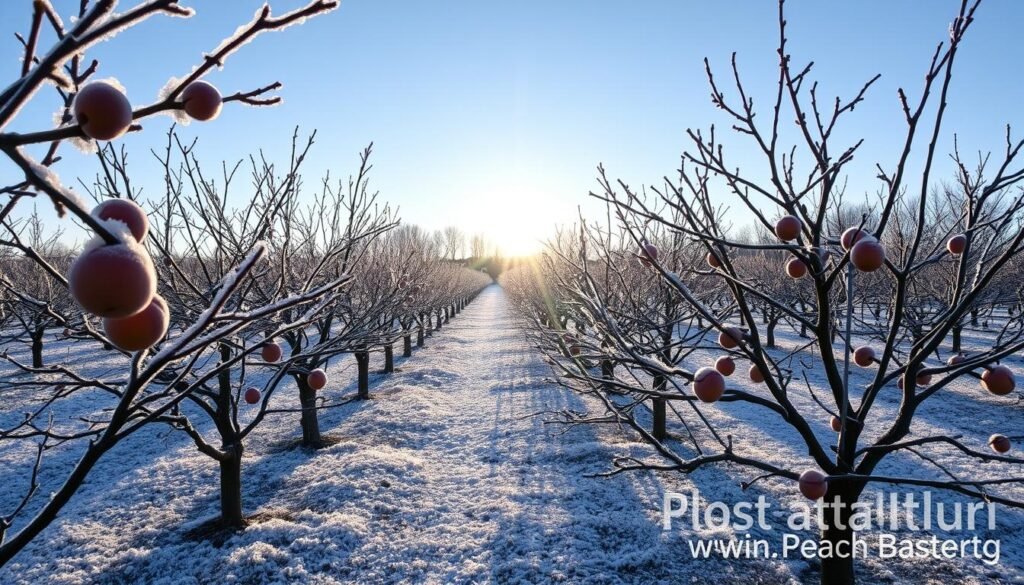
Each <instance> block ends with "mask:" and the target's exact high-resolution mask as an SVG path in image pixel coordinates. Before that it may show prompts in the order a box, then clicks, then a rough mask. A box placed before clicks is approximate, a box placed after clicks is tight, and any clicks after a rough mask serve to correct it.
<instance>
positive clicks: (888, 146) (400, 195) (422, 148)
mask: <svg viewBox="0 0 1024 585" xmlns="http://www.w3.org/2000/svg"><path fill="white" fill-rule="evenodd" d="M30 4H31V2H29V0H2V1H0V22H2V23H3V28H4V29H5V30H4V31H3V32H4V36H3V37H2V39H0V67H2V71H4V72H5V73H4V75H5V76H6V78H7V79H11V78H12V77H13V76H14V75H15V74H16V72H17V68H18V67H19V62H18V58H19V56H20V45H19V44H18V42H17V41H16V40H15V39H14V37H13V35H12V34H11V32H13V31H12V30H11V28H12V25H13V26H14V27H16V29H17V30H19V31H21V32H23V33H24V31H25V29H26V28H27V26H28V14H29V7H30ZM54 4H55V5H56V6H57V7H58V9H60V10H62V11H63V12H64V13H65V14H70V13H71V11H72V10H73V9H74V6H75V5H77V1H73V0H55V1H54ZM132 4H134V2H128V1H123V2H122V7H121V9H124V6H128V5H132ZM182 4H184V5H188V6H192V7H194V8H195V9H196V11H197V15H196V16H195V17H194V18H193V19H192V20H191V21H183V20H180V19H172V18H166V17H155V18H153V19H151V20H149V21H147V22H145V23H144V24H142V25H140V26H138V27H136V28H133V29H131V30H129V31H127V32H125V33H123V34H122V35H121V36H119V37H117V38H115V39H114V40H113V41H111V42H108V43H106V44H105V45H103V46H101V47H99V48H98V49H96V50H94V51H93V52H92V53H91V56H93V57H96V58H99V59H100V60H101V62H102V65H101V69H100V74H99V76H100V77H110V76H113V77H116V78H118V79H119V80H120V81H121V82H122V83H123V84H124V85H125V86H126V88H127V90H128V94H129V97H130V98H131V99H132V100H133V102H134V103H136V104H137V105H138V104H144V103H150V102H151V101H153V100H154V99H155V97H156V94H157V92H158V91H159V90H160V88H161V87H162V86H163V85H164V83H165V82H166V81H167V79H168V78H169V77H170V76H171V75H181V74H183V73H185V72H187V71H188V70H189V68H190V67H191V66H192V65H193V64H194V63H196V62H198V58H199V55H200V54H201V53H202V52H203V51H206V50H209V49H211V48H212V47H214V46H216V44H217V43H218V42H219V40H220V39H221V38H222V37H224V36H225V35H228V34H230V33H231V32H232V31H233V30H234V29H235V27H236V26H238V25H239V24H242V23H243V22H245V21H247V20H248V19H249V18H250V17H251V16H252V14H253V12H254V11H255V10H256V8H257V7H259V6H260V5H261V4H262V2H257V1H253V0H231V1H224V0H191V1H183V2H182ZM271 4H272V6H273V7H274V9H275V12H284V11H285V10H288V9H291V8H294V7H296V6H298V5H301V4H303V2H301V1H299V0H275V1H273V2H271ZM787 6H788V20H789V26H790V28H789V37H790V52H791V53H792V54H793V56H794V59H795V60H796V61H797V62H803V61H805V60H807V59H813V60H814V61H815V62H816V74H815V78H816V79H818V80H819V81H820V83H821V90H822V92H823V94H824V95H835V94H836V93H839V94H841V95H844V96H846V95H849V94H850V92H853V91H856V90H857V89H858V88H859V87H860V84H861V83H862V82H863V81H864V80H866V79H867V78H869V77H870V76H872V75H873V74H875V73H881V74H882V79H881V80H880V82H879V83H878V84H876V86H875V87H874V88H873V89H872V90H871V92H870V93H869V95H868V101H867V103H866V104H864V105H863V106H862V107H858V108H857V110H856V112H855V113H854V114H853V116H851V117H850V118H849V119H848V123H849V124H850V125H849V126H847V132H845V133H843V134H842V136H844V137H852V136H855V135H857V136H859V135H863V136H864V137H865V138H867V142H866V145H865V147H864V150H863V151H862V153H861V155H860V157H859V158H858V160H857V162H856V163H855V164H854V165H853V166H851V167H850V173H851V176H850V191H851V192H852V193H854V194H863V193H865V192H868V191H873V190H874V188H875V186H876V184H875V182H874V179H873V178H874V175H875V173H874V170H873V167H874V163H875V162H877V161H883V163H884V165H885V166H886V167H891V166H892V163H891V162H889V161H892V160H893V159H894V157H895V154H896V152H897V148H898V146H897V143H898V142H899V135H900V133H901V132H902V129H903V128H902V120H901V114H900V111H899V107H898V104H897V102H896V88H897V87H899V86H901V85H902V86H905V87H906V88H907V89H908V91H909V92H910V94H911V96H915V95H917V94H918V92H919V89H920V87H921V84H922V78H923V74H924V71H925V68H926V66H927V62H928V60H929V58H930V56H931V54H932V52H933V51H934V48H935V45H936V43H938V42H940V41H942V40H944V39H946V38H947V27H948V24H949V21H950V19H951V17H952V16H953V14H954V13H955V12H956V10H957V8H958V6H959V2H958V1H952V0H949V1H947V0H941V1H940V0H929V1H925V0H885V1H863V2H839V1H817V0H792V1H791V2H789V3H788V5H787ZM775 14H776V4H775V2H773V1H770V0H757V1H754V0H750V1H740V0H732V1H729V0H725V1H717V2H703V1H702V2H698V1H683V0H679V1H670V0H664V1H653V0H637V1H631V2H627V1H624V0H616V1H613V0H560V1H557V2H556V1H552V0H517V1H503V2H497V1H486V2H484V1H479V0H459V1H455V0H436V1H433V2H426V1H419V0H406V1H398V0H345V1H343V3H342V6H341V8H339V9H338V10H337V11H335V12H333V13H331V14H328V15H326V16H323V17H320V18H317V19H314V20H311V21H309V22H307V23H306V24H304V25H302V26H300V27H296V28H290V29H288V30H285V31H283V32H280V33H271V34H268V35H265V36H262V37H260V38H258V39H257V40H256V41H255V42H254V43H252V44H251V45H249V46H247V47H245V48H244V49H243V50H242V51H241V52H239V53H238V54H236V55H235V56H233V57H232V58H231V59H230V60H229V61H228V63H227V66H226V67H225V68H224V70H222V71H215V72H214V73H212V74H211V75H210V76H208V78H207V79H208V80H210V81H211V82H213V83H214V84H216V85H218V86H219V87H221V88H222V90H223V91H224V93H231V92H234V91H237V90H245V89H252V88H255V87H257V86H260V85H263V84H266V83H268V82H270V81H274V80H279V81H281V82H283V83H284V89H283V93H282V95H283V96H284V98H285V103H284V104H283V105H281V106H279V107H277V108H273V109H250V108H246V107H242V106H237V105H236V106H235V107H228V108H226V109H225V111H224V112H223V113H222V114H221V116H220V118H219V119H218V120H216V121H214V122H211V123H207V124H192V125H190V126H188V127H187V128H183V129H182V134H183V135H184V136H185V137H192V136H199V138H200V149H201V153H204V154H203V158H204V159H205V160H206V161H207V162H208V164H210V165H213V164H217V163H219V161H220V160H221V159H228V160H235V159H238V158H240V157H243V156H245V155H246V154H247V153H249V152H251V151H253V150H254V149H256V148H263V149H264V150H265V151H266V152H267V153H268V154H270V155H271V156H279V157H284V156H286V154H287V146H288V141H289V138H290V135H291V132H292V129H293V127H294V126H296V125H298V126H300V128H301V129H302V130H303V131H311V130H313V129H314V128H315V129H317V130H318V144H317V145H316V146H315V147H314V151H313V154H312V157H311V160H310V164H309V165H308V166H307V171H306V174H307V178H308V179H312V178H313V177H314V176H319V175H321V174H322V173H323V172H324V171H326V170H327V169H330V170H331V171H332V174H334V175H335V176H339V175H347V174H348V173H349V172H351V171H352V170H353V169H354V167H355V165H356V163H357V153H358V151H359V150H360V149H361V148H362V147H363V146H365V145H366V144H367V143H369V142H370V141H373V142H375V145H376V146H375V153H376V155H375V161H374V164H375V167H374V178H373V181H374V185H375V186H376V188H378V189H379V190H380V191H381V195H382V196H383V197H384V198H385V199H387V200H388V201H390V202H392V203H393V204H395V205H398V206H400V208H401V215H402V217H403V219H404V220H405V221H406V222H409V223H415V224H419V225H422V226H424V227H427V228H430V229H439V228H442V227H444V226H446V225H451V224H455V225H458V226H459V227H460V228H462V229H463V230H464V231H465V232H467V233H474V232H483V233H486V234H487V235H488V236H489V237H490V238H491V239H492V240H494V241H496V242H497V243H498V244H499V245H500V246H501V247H502V249H503V251H505V252H506V253H512V254H517V253H523V252H528V251H531V250H532V249H535V248H536V243H535V242H536V241H537V240H538V239H541V238H543V237H545V236H546V235H548V234H549V233H550V232H551V230H552V227H553V226H554V225H555V224H556V223H566V222H571V221H573V219H574V217H575V214H576V208H577V206H578V205H581V204H582V205H584V206H587V205H590V207H585V209H584V212H585V213H589V212H592V211H593V204H592V203H591V204H588V203H587V197H586V194H587V192H588V191H589V190H591V189H593V188H594V186H595V182H594V177H595V167H596V165H597V164H598V163H600V162H603V163H604V164H605V166H606V167H607V168H608V169H609V172H610V174H611V175H612V176H614V177H621V178H623V179H625V180H627V182H629V183H630V184H632V185H635V186H639V185H640V184H651V183H658V182H660V177H662V176H664V175H672V174H673V171H674V170H675V169H676V168H677V166H678V159H679V154H680V152H681V151H682V149H683V148H684V147H686V146H687V144H686V137H685V135H684V131H685V129H686V128H687V127H707V125H708V124H710V123H717V124H718V125H719V126H720V127H721V126H722V125H723V124H724V123H726V122H727V121H726V120H725V119H724V118H723V117H722V115H721V113H720V112H719V111H717V110H716V109H715V108H713V107H712V106H711V105H710V103H709V100H708V91H707V84H706V81H705V79H704V76H703V64H702V59H703V57H705V56H707V57H709V58H710V59H711V60H712V63H713V64H714V65H718V66H721V67H726V66H727V65H728V59H729V55H730V53H731V52H732V51H736V52H737V53H738V55H739V60H740V64H741V67H742V72H743V74H744V77H745V79H746V80H747V84H748V88H749V90H750V91H751V92H752V93H753V95H754V97H755V99H756V100H757V101H758V103H760V104H765V105H766V104H768V103H769V101H770V99H771V95H772V92H773V87H774V76H775V71H774V67H775V63H776V57H775V54H774V50H775V45H776V43H777V37H778V31H777V23H776V17H775ZM1022 25H1024V3H1022V2H1016V1H1013V0H986V1H985V2H983V5H982V8H981V9H980V13H979V19H978V21H977V23H976V24H975V26H974V28H972V30H971V32H970V33H969V38H968V40H967V42H966V44H965V45H964V48H963V50H962V53H961V54H960V61H959V69H958V73H957V75H956V78H955V80H954V85H953V93H952V99H951V103H950V110H949V118H948V122H949V123H948V124H947V125H946V126H945V128H946V130H947V131H946V133H945V134H944V136H943V142H942V145H941V147H942V150H943V151H948V149H949V148H950V147H951V146H952V131H953V130H956V131H957V132H958V133H959V135H960V137H961V145H962V148H963V150H965V151H968V152H973V151H976V150H978V149H982V150H992V149H999V148H1001V147H1002V140H1003V128H1004V126H1005V124H1007V123H1011V124H1014V125H1016V126H1020V127H1021V128H1020V130H1021V132H1022V133H1024V124H1021V122H1024V119H1022V118H1024V115H1022V110H1021V107H1020V106H1021V104H1022V103H1024V82H1022V79H1024V76H1022V75H1021V68H1022V65H1021V64H1022V63H1024V44H1022V43H1021V42H1020V40H1019V39H1020V33H1021V29H1022ZM721 72H722V73H721V75H722V76H723V77H724V76H725V74H726V73H727V71H726V70H725V69H722V70H721ZM56 109H57V102H56V100H55V97H54V96H52V95H50V94H48V93H46V92H43V93H41V94H40V95H39V96H37V98H36V100H35V101H34V103H33V104H32V106H31V107H28V108H26V109H25V110H24V111H23V112H22V114H21V115H20V116H19V118H18V120H17V121H16V123H15V124H14V125H12V127H11V128H10V129H17V130H25V129H29V128H31V129H40V128H43V127H49V126H50V125H51V124H52V121H51V119H52V115H53V112H54V111H56ZM768 115H769V112H767V111H765V112H764V113H763V114H762V119H764V118H767V116H768ZM169 124H170V119H169V118H166V117H158V118H155V119H152V120H150V121H148V122H146V124H145V127H146V132H144V133H141V134H139V135H134V136H130V137H128V138H126V139H124V142H125V143H126V144H127V146H128V148H129V150H130V152H131V153H132V156H133V158H132V161H131V162H132V166H133V168H134V173H133V174H134V176H135V181H136V182H137V183H138V184H140V185H143V186H144V187H145V193H148V194H155V193H157V192H158V190H159V187H160V182H159V179H160V177H159V175H158V174H157V169H156V167H155V166H154V165H153V163H152V162H151V158H152V157H151V155H150V154H149V149H150V148H153V147H156V146H157V145H159V144H160V143H161V141H162V140H164V132H165V130H166V128H167V126H168V125H169ZM729 144H733V145H735V147H734V148H733V151H732V152H733V155H732V157H731V158H732V159H733V160H734V161H736V164H738V165H743V164H744V161H752V160H753V159H751V158H750V157H751V156H752V155H753V151H752V150H751V149H750V148H749V145H748V143H747V141H746V140H744V139H743V138H742V137H739V136H736V137H734V138H730V140H729ZM63 153H64V156H65V159H64V160H63V161H62V162H61V163H59V164H58V166H57V171H58V172H59V173H60V175H61V176H62V177H63V178H64V179H65V180H66V182H70V179H71V178H73V177H76V176H80V175H91V174H93V173H94V172H95V168H96V165H95V161H94V159H92V158H91V157H89V156H86V155H82V154H79V153H78V152H76V151H74V150H73V149H71V148H70V147H68V148H65V150H64V151H63ZM747 164H751V165H755V164H757V163H756V162H748V163H747ZM0 173H2V177H3V179H4V181H3V184H8V183H10V182H12V180H13V178H14V177H13V175H14V170H13V169H12V167H11V165H10V164H9V163H7V162H6V161H3V162H0ZM726 201H727V200H726ZM240 203H241V202H240ZM41 207H48V206H47V205H41ZM734 209H737V212H736V217H735V219H736V221H737V222H738V223H743V222H745V220H746V219H745V216H744V215H743V214H742V212H740V211H738V208H736V207H735V206H734Z"/></svg>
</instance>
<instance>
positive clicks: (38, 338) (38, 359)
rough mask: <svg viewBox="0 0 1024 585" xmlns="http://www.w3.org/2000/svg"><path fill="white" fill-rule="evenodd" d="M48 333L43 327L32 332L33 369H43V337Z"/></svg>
mask: <svg viewBox="0 0 1024 585" xmlns="http://www.w3.org/2000/svg"><path fill="white" fill-rule="evenodd" d="M45 333H46V329H45V328H43V327H42V326H40V327H36V328H35V329H34V330H33V331H32V367H33V368H41V367H43V335H44V334H45Z"/></svg>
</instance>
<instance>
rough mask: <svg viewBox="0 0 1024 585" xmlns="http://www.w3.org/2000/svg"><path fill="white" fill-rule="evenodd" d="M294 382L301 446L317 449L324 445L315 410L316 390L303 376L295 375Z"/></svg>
mask: <svg viewBox="0 0 1024 585" xmlns="http://www.w3.org/2000/svg"><path fill="white" fill-rule="evenodd" d="M295 383H296V385H297V386H298V387H299V404H300V405H301V406H302V413H301V414H300V415H299V423H300V424H301V425H302V446H303V447H310V448H312V449H319V448H320V447H323V446H324V443H323V439H322V438H321V437H320V419H319V417H318V416H317V412H316V390H313V389H312V388H310V387H309V384H307V383H306V377H305V376H296V377H295Z"/></svg>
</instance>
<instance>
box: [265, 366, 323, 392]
mask: <svg viewBox="0 0 1024 585" xmlns="http://www.w3.org/2000/svg"><path fill="white" fill-rule="evenodd" d="M268 361H269V360H268ZM306 383H307V384H309V387H310V388H312V389H313V390H320V389H322V388H323V387H324V386H326V385H327V372H325V371H323V370H321V369H320V368H317V369H315V370H313V371H311V372H310V373H309V375H308V376H306Z"/></svg>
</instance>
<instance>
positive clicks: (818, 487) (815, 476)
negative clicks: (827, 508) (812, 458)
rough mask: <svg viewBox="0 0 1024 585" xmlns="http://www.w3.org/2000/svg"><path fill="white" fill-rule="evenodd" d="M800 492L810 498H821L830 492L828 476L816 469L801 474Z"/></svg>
mask: <svg viewBox="0 0 1024 585" xmlns="http://www.w3.org/2000/svg"><path fill="white" fill-rule="evenodd" d="M799 483H800V493H801V494H803V495H804V497H805V498H807V499H809V500H820V499H821V498H823V497H825V494H826V493H827V492H828V478H826V477H825V475H824V474H823V473H821V472H820V471H818V470H816V469H808V470H807V471H805V472H803V473H801V474H800V482H799Z"/></svg>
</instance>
